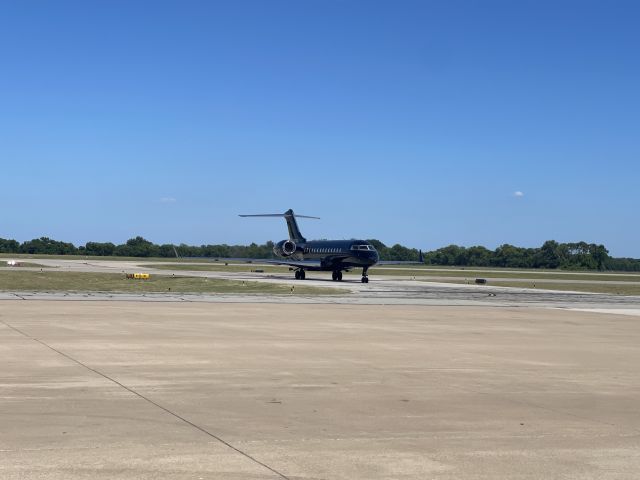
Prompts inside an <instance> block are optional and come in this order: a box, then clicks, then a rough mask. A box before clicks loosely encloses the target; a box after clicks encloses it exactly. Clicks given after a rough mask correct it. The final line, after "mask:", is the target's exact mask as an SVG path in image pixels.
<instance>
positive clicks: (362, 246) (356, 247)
mask: <svg viewBox="0 0 640 480" xmlns="http://www.w3.org/2000/svg"><path fill="white" fill-rule="evenodd" d="M351 250H367V251H370V252H375V251H376V249H375V248H373V245H366V244H355V245H351Z"/></svg>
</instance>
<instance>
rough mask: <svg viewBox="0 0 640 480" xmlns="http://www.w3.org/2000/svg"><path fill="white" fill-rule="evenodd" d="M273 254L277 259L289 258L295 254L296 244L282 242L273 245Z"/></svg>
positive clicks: (289, 241)
mask: <svg viewBox="0 0 640 480" xmlns="http://www.w3.org/2000/svg"><path fill="white" fill-rule="evenodd" d="M273 253H275V254H276V255H277V256H278V257H289V256H291V255H293V254H294V253H296V244H295V242H293V241H291V240H282V241H281V242H278V243H276V244H275V246H274V247H273Z"/></svg>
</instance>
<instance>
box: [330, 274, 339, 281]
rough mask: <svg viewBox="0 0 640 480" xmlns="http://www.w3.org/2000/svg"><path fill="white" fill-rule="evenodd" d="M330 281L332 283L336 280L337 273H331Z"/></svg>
mask: <svg viewBox="0 0 640 480" xmlns="http://www.w3.org/2000/svg"><path fill="white" fill-rule="evenodd" d="M331 280H333V281H334V282H335V281H337V280H338V272H331Z"/></svg>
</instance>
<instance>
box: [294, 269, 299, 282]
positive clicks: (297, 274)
mask: <svg viewBox="0 0 640 480" xmlns="http://www.w3.org/2000/svg"><path fill="white" fill-rule="evenodd" d="M295 277H296V280H300V270H296V273H295Z"/></svg>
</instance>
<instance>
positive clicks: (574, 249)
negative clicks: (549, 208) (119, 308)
mask: <svg viewBox="0 0 640 480" xmlns="http://www.w3.org/2000/svg"><path fill="white" fill-rule="evenodd" d="M368 241H369V242H371V243H372V244H373V245H374V246H375V247H376V250H378V253H379V254H380V259H381V260H389V261H414V262H415V261H418V260H419V256H420V253H419V251H418V250H417V249H415V248H407V247H405V246H402V245H400V244H395V245H393V246H391V247H388V246H386V245H385V244H384V243H382V242H381V241H379V240H376V239H370V240H368ZM0 253H25V254H32V255H34V254H48V255H91V256H122V257H164V258H170V257H175V256H176V253H177V254H178V256H180V257H205V258H264V259H272V258H274V254H273V242H271V241H269V242H266V243H264V244H262V245H258V244H256V243H252V244H250V245H200V246H195V245H185V244H180V245H173V244H163V245H157V244H155V243H153V242H150V241H149V240H146V239H145V238H143V237H140V236H138V237H135V238H131V239H129V240H127V241H126V242H125V243H123V244H120V245H116V244H114V243H111V242H87V243H86V244H85V245H81V246H77V247H76V246H75V245H74V244H73V243H68V242H61V241H58V240H53V239H50V238H47V237H42V238H36V239H33V240H28V241H25V242H22V243H20V242H17V241H16V240H8V239H3V238H0ZM424 262H425V263H426V264H427V265H438V266H456V267H505V268H546V269H558V268H561V269H567V270H616V271H640V259H634V258H614V257H610V256H609V251H608V250H607V249H606V248H605V246H604V245H597V244H594V243H586V242H577V243H558V242H556V241H554V240H549V241H546V242H545V243H544V244H543V245H542V246H541V247H539V248H523V247H516V246H514V245H508V244H505V245H501V246H499V247H498V248H496V249H495V250H489V249H487V248H485V247H482V246H474V247H462V246H458V245H449V246H447V247H443V248H439V249H437V250H433V251H430V252H427V253H425V254H424Z"/></svg>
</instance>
